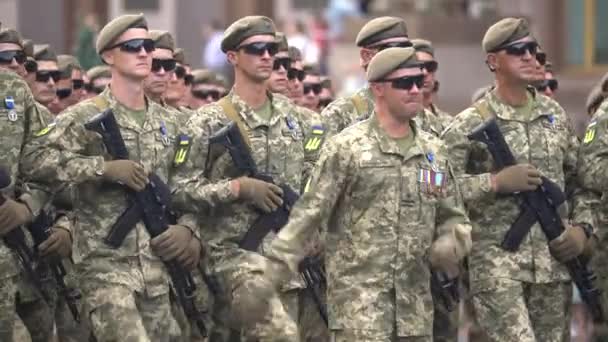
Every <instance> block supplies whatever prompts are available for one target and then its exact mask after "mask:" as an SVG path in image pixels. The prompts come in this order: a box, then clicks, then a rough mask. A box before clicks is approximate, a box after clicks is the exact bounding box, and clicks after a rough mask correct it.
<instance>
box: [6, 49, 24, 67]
mask: <svg viewBox="0 0 608 342" xmlns="http://www.w3.org/2000/svg"><path fill="white" fill-rule="evenodd" d="M13 59H14V60H15V62H17V63H18V64H23V63H25V61H26V60H27V56H26V55H25V52H23V51H21V50H10V51H0V64H11V63H12V62H13Z"/></svg>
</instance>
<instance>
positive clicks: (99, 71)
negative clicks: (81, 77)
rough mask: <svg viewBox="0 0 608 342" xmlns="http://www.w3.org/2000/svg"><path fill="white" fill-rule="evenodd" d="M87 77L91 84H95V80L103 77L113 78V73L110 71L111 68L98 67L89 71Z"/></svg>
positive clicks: (105, 66)
mask: <svg viewBox="0 0 608 342" xmlns="http://www.w3.org/2000/svg"><path fill="white" fill-rule="evenodd" d="M87 77H88V78H89V82H91V83H93V81H94V80H96V79H98V78H101V77H108V78H111V77H112V71H110V67H109V66H107V65H98V66H94V67H92V68H91V69H89V70H87Z"/></svg>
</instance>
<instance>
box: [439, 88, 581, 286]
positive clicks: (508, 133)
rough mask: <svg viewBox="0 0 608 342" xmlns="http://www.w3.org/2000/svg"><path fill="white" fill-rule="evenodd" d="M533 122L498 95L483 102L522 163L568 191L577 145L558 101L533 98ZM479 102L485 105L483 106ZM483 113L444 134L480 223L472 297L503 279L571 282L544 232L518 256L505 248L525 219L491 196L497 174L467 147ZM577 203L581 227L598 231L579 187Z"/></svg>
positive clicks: (513, 202)
mask: <svg viewBox="0 0 608 342" xmlns="http://www.w3.org/2000/svg"><path fill="white" fill-rule="evenodd" d="M533 97H534V100H533V107H532V111H531V115H530V117H521V115H519V116H518V112H517V111H516V110H515V109H514V107H511V106H508V105H505V104H503V103H502V102H500V101H499V100H498V98H497V97H496V95H495V93H494V92H490V93H488V94H486V96H485V97H484V98H483V99H482V100H480V101H483V102H485V103H486V104H487V106H489V107H487V108H489V109H490V110H489V112H490V113H492V112H493V113H495V114H496V116H497V120H498V125H499V127H500V130H501V131H502V133H503V135H504V136H505V140H506V142H507V144H508V145H509V146H510V150H511V152H512V153H513V155H514V156H515V159H516V160H517V162H518V163H529V164H532V165H534V166H535V167H536V168H537V169H538V170H539V171H540V172H541V173H542V174H543V175H544V176H546V177H547V178H549V179H551V180H552V181H554V182H555V183H557V184H558V185H559V186H560V187H561V188H562V189H565V188H566V185H568V186H569V188H570V185H572V184H573V183H572V181H574V180H575V179H574V177H575V172H576V165H577V150H578V146H579V143H578V140H577V138H576V136H575V134H574V132H573V130H572V127H571V126H570V121H569V119H568V116H567V115H566V113H565V112H564V110H563V109H562V108H561V107H560V106H559V104H557V102H555V101H553V100H552V99H550V98H548V97H546V96H542V95H536V94H534V93H533ZM479 103H480V102H478V104H479ZM478 108H479V107H471V108H468V109H466V110H465V111H463V112H462V113H460V114H458V115H457V116H456V117H455V118H454V121H453V122H452V124H451V125H450V126H449V127H448V128H447V129H446V131H445V132H444V134H443V139H444V141H445V143H446V144H447V146H448V147H449V153H450V158H451V159H452V161H453V163H454V170H455V172H456V174H457V177H458V179H459V184H460V187H461V190H462V193H463V197H464V198H465V203H466V204H467V209H468V210H469V217H470V218H471V221H472V222H473V233H472V236H473V249H472V251H471V255H470V257H469V267H470V277H471V290H472V291H473V292H475V291H477V290H482V289H484V288H487V287H488V286H490V287H491V286H494V285H492V284H494V282H495V281H498V280H499V279H498V278H510V279H515V280H519V281H524V282H530V283H549V282H555V281H563V280H567V279H568V278H569V277H568V275H567V272H566V271H565V268H564V266H563V265H561V264H560V263H559V262H558V261H557V260H555V259H554V258H552V257H551V254H550V253H549V248H548V244H547V239H546V238H545V235H544V234H543V232H542V230H541V229H540V226H539V225H538V224H535V225H534V226H532V228H531V230H530V232H529V233H528V235H527V237H526V238H525V239H524V241H523V242H522V244H521V246H520V247H519V250H518V251H517V252H514V253H511V252H507V251H505V250H503V249H502V248H501V247H500V243H501V242H502V240H503V238H504V236H505V233H506V232H507V231H508V230H509V228H510V227H511V224H512V223H513V222H515V220H516V218H517V217H518V215H519V214H520V211H521V209H520V203H519V200H518V198H517V197H515V196H496V195H495V193H494V192H493V191H492V190H491V181H490V174H491V173H492V172H496V171H497V170H496V169H495V167H494V165H493V161H492V158H491V156H490V154H489V151H488V150H487V148H486V147H485V145H483V144H481V143H478V142H471V141H469V140H468V139H467V134H468V133H470V132H471V131H472V130H473V129H474V128H476V127H477V126H478V125H479V124H481V123H482V122H484V120H485V119H486V118H484V117H482V115H484V114H482V113H480V111H479V109H478ZM569 190H571V191H572V194H573V195H572V198H571V203H570V209H571V219H572V221H574V222H581V223H582V222H584V223H589V224H593V219H592V216H591V212H590V207H589V203H588V201H587V198H588V193H585V192H582V191H581V189H580V188H577V187H572V188H571V189H569Z"/></svg>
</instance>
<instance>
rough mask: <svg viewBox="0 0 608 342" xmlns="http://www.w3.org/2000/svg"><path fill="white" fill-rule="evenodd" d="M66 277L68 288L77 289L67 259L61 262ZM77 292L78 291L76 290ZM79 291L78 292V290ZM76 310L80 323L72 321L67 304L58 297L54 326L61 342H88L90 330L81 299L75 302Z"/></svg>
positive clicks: (72, 269) (74, 274) (75, 277)
mask: <svg viewBox="0 0 608 342" xmlns="http://www.w3.org/2000/svg"><path fill="white" fill-rule="evenodd" d="M63 266H64V267H65V270H66V273H67V276H66V277H65V278H64V281H65V283H66V285H67V286H68V287H72V288H76V289H77V288H78V280H77V276H76V273H75V271H74V266H73V264H72V262H71V261H70V260H68V259H64V260H63ZM77 290H78V289H77ZM78 291H79V290H78ZM75 304H76V308H77V310H78V312H79V314H80V318H81V320H80V323H78V322H76V321H75V320H74V317H73V316H72V313H71V312H70V310H69V308H68V305H67V302H66V300H65V298H63V296H58V298H57V305H56V307H55V325H56V327H57V337H58V338H59V341H61V342H80V341H88V340H89V337H90V335H91V328H90V327H89V325H88V324H89V321H88V320H87V319H86V315H85V314H84V313H83V312H84V311H83V309H84V308H83V303H82V298H81V299H80V300H77V301H76V303H75Z"/></svg>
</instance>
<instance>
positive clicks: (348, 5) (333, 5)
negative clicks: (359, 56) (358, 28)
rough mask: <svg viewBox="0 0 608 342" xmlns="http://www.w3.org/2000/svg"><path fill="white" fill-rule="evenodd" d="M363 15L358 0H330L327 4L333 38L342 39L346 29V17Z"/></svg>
mask: <svg viewBox="0 0 608 342" xmlns="http://www.w3.org/2000/svg"><path fill="white" fill-rule="evenodd" d="M360 15H361V12H360V8H359V4H358V3H357V1H356V0H330V1H329V5H328V6H327V13H326V17H327V21H328V22H329V25H330V30H329V31H330V34H329V37H330V39H331V40H341V39H342V35H343V30H344V19H345V18H347V17H358V16H360Z"/></svg>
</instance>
